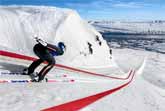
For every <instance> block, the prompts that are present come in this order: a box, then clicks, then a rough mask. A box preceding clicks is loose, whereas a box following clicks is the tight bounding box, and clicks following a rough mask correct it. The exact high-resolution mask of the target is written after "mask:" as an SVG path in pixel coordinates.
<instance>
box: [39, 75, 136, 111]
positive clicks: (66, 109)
mask: <svg viewBox="0 0 165 111" xmlns="http://www.w3.org/2000/svg"><path fill="white" fill-rule="evenodd" d="M134 73H135V72H133V73H131V74H132V78H131V79H130V81H128V82H127V83H125V84H123V85H121V86H118V87H116V88H114V89H110V90H108V91H104V92H101V93H98V94H95V95H92V96H88V97H85V98H82V99H78V100H75V101H71V102H68V103H64V104H61V105H58V106H54V107H51V108H48V109H44V110H42V111H78V110H80V109H82V108H84V107H86V106H88V105H90V104H92V103H94V102H96V101H97V100H99V99H101V98H103V97H105V96H107V95H109V94H112V93H114V92H116V91H118V90H120V89H122V88H124V87H125V86H127V85H128V84H129V83H131V81H132V80H133V77H134Z"/></svg>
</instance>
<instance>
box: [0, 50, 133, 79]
mask: <svg viewBox="0 0 165 111" xmlns="http://www.w3.org/2000/svg"><path fill="white" fill-rule="evenodd" d="M0 55H2V56H7V57H12V58H17V59H22V60H30V61H34V60H36V58H34V57H30V56H25V55H21V54H16V53H13V52H7V51H2V50H0ZM55 66H56V67H60V68H64V69H68V70H72V71H76V72H81V73H86V74H90V75H94V76H101V77H106V78H111V79H119V80H126V79H128V78H129V77H130V74H129V75H128V76H127V77H125V78H120V77H113V76H107V75H103V74H97V73H93V72H89V71H85V70H81V69H76V68H73V67H69V66H64V65H61V64H56V65H55Z"/></svg>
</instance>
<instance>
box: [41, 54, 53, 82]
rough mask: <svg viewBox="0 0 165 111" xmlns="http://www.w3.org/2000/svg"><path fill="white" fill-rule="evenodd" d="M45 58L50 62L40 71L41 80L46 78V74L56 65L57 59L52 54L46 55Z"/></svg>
mask: <svg viewBox="0 0 165 111" xmlns="http://www.w3.org/2000/svg"><path fill="white" fill-rule="evenodd" d="M45 57H46V58H45V60H46V61H47V62H48V65H46V66H45V67H44V68H43V69H42V70H41V71H40V72H39V80H38V81H41V80H43V79H44V77H45V75H46V74H47V73H48V72H49V71H50V70H51V69H52V68H53V66H54V65H55V59H54V57H53V56H52V55H50V54H47V55H45Z"/></svg>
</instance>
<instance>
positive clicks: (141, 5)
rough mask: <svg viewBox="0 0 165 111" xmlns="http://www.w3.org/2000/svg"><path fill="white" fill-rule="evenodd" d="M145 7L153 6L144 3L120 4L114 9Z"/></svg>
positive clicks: (114, 5) (115, 5)
mask: <svg viewBox="0 0 165 111" xmlns="http://www.w3.org/2000/svg"><path fill="white" fill-rule="evenodd" d="M145 6H151V4H146V3H142V2H128V3H126V2H120V3H116V4H113V7H120V8H142V7H145Z"/></svg>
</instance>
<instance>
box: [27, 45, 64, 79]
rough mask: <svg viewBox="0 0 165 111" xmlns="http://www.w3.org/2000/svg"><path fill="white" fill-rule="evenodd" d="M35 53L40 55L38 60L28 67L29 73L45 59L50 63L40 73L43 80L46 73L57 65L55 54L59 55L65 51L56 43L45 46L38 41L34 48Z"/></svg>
mask: <svg viewBox="0 0 165 111" xmlns="http://www.w3.org/2000/svg"><path fill="white" fill-rule="evenodd" d="M33 51H34V53H35V54H36V55H37V56H38V57H39V59H38V60H36V61H34V62H33V63H32V64H31V65H30V66H29V68H28V74H31V73H33V72H34V70H35V69H36V68H37V67H38V66H39V65H40V64H41V63H43V62H44V61H46V62H47V63H48V65H46V66H45V67H44V68H43V69H42V70H41V71H40V72H39V74H38V76H39V79H38V81H41V80H43V79H44V77H45V75H46V74H47V73H48V72H49V71H50V70H51V69H52V68H53V66H54V65H55V63H56V62H55V58H54V56H59V55H62V54H63V53H64V51H63V50H62V49H60V48H59V47H57V46H55V45H51V44H47V46H43V45H42V44H40V43H38V44H36V45H35V46H34V48H33Z"/></svg>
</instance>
